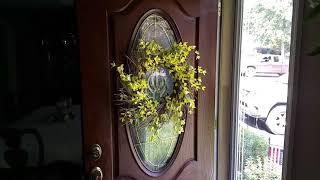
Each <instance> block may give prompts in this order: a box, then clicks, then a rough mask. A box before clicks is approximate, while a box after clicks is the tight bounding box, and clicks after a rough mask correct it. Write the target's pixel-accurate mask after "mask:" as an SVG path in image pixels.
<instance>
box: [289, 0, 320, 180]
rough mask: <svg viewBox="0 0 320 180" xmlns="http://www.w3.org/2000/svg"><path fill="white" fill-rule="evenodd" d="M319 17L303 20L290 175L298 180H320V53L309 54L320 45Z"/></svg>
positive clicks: (302, 1) (307, 10)
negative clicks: (316, 54) (315, 54)
mask: <svg viewBox="0 0 320 180" xmlns="http://www.w3.org/2000/svg"><path fill="white" fill-rule="evenodd" d="M299 1H300V2H301V3H305V4H304V15H303V16H304V17H305V16H306V15H307V14H308V13H309V12H310V8H309V6H308V4H307V3H308V1H305V0H299ZM319 30H320V17H317V18H316V19H315V20H312V21H309V22H304V23H303V26H302V36H301V44H300V46H301V48H300V49H298V51H300V58H299V63H298V67H299V74H298V76H297V79H296V81H298V83H299V85H298V89H297V103H296V108H295V109H296V114H295V129H294V141H293V143H294V144H293V151H292V156H291V158H292V169H291V175H292V176H291V178H290V179H293V180H295V179H297V180H304V179H312V180H313V179H320V172H319V167H320V165H319V163H320V156H319V153H320V140H319V137H320V118H319V112H320V111H319V108H320V93H319V92H320V70H319V69H320V56H319V55H318V56H309V55H308V52H310V51H311V50H312V49H313V48H314V47H315V45H319V44H320V35H319Z"/></svg>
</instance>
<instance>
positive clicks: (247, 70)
mask: <svg viewBox="0 0 320 180" xmlns="http://www.w3.org/2000/svg"><path fill="white" fill-rule="evenodd" d="M288 67H289V60H288V59H285V58H283V57H282V56H280V55H274V54H258V55H256V56H253V57H247V58H244V59H243V65H242V67H241V68H242V69H241V71H242V72H243V73H244V75H245V76H247V77H252V76H254V75H256V74H257V73H265V74H278V75H282V74H285V73H287V72H288Z"/></svg>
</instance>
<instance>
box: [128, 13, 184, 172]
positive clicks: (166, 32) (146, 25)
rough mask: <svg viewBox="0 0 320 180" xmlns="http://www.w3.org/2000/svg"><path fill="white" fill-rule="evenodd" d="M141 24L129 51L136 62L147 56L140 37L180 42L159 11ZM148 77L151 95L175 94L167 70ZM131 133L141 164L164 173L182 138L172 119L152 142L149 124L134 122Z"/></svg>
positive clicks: (169, 43) (166, 44) (166, 43)
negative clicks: (140, 50) (141, 47)
mask: <svg viewBox="0 0 320 180" xmlns="http://www.w3.org/2000/svg"><path fill="white" fill-rule="evenodd" d="M139 24H140V25H139V26H138V27H137V28H138V29H136V31H135V34H134V35H133V40H132V42H131V46H130V49H129V51H128V52H129V57H130V59H131V60H133V61H134V63H139V58H141V57H142V56H143V54H142V53H141V52H139V42H140V40H144V41H145V42H150V41H152V40H154V41H156V42H157V43H159V44H160V45H161V46H162V47H164V48H170V47H171V46H172V45H173V44H174V43H175V42H176V37H175V35H174V32H173V30H172V28H171V26H170V25H169V23H168V21H167V20H165V19H164V18H163V17H161V16H160V15H158V14H149V15H147V17H146V16H144V17H143V20H142V23H139ZM146 78H147V80H148V95H149V96H150V97H151V98H155V99H159V98H162V97H163V96H166V95H170V94H171V93H172V88H173V83H174V82H173V79H172V77H171V75H170V74H169V73H168V71H167V70H166V69H160V70H159V72H148V73H147V77H146ZM129 132H130V133H129V135H130V136H131V138H130V139H131V143H132V146H133V148H134V150H133V152H135V153H136V154H137V157H138V158H137V160H138V161H140V162H141V163H140V164H142V165H143V166H144V167H145V168H146V169H147V170H148V171H150V172H160V171H162V170H164V169H165V168H166V167H168V165H169V164H170V160H171V159H172V156H173V154H174V151H175V149H176V146H177V142H178V138H179V135H178V134H177V133H176V131H175V129H174V124H173V122H172V121H168V123H166V124H164V125H163V127H162V128H161V130H160V133H159V134H160V135H159V136H160V137H159V138H158V139H157V140H155V141H152V142H151V141H150V137H151V133H150V132H149V131H148V129H147V126H146V124H135V125H130V126H129Z"/></svg>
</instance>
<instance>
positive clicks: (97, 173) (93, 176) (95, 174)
mask: <svg viewBox="0 0 320 180" xmlns="http://www.w3.org/2000/svg"><path fill="white" fill-rule="evenodd" d="M102 178H103V173H102V170H101V168H100V167H94V168H93V169H92V170H91V172H90V175H89V180H102Z"/></svg>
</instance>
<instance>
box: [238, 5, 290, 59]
mask: <svg viewBox="0 0 320 180" xmlns="http://www.w3.org/2000/svg"><path fill="white" fill-rule="evenodd" d="M243 11H244V17H243V18H244V20H243V22H244V24H243V28H244V29H243V30H244V32H246V33H248V34H249V35H251V36H253V39H254V40H255V41H256V42H258V43H259V44H261V45H262V46H265V47H270V48H276V49H281V54H282V55H284V54H285V53H286V52H288V51H289V49H290V39H291V38H290V37H291V24H292V1H291V0H259V1H253V2H250V3H245V5H244V9H243Z"/></svg>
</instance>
